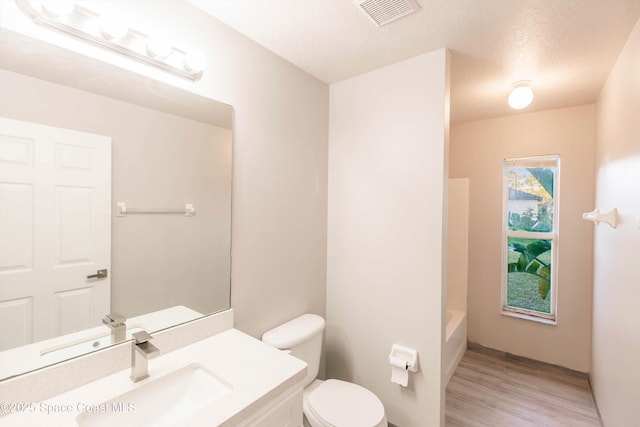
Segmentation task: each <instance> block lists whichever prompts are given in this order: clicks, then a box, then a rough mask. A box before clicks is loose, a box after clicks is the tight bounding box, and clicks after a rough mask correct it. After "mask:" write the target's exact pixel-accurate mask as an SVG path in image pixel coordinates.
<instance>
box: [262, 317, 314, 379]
mask: <svg viewBox="0 0 640 427" xmlns="http://www.w3.org/2000/svg"><path fill="white" fill-rule="evenodd" d="M323 330H324V319H323V318H322V317H320V316H318V315H317V314H303V315H302V316H300V317H296V318H295V319H293V320H289V321H288V322H286V323H283V324H282V325H280V326H277V327H275V328H273V329H271V330H268V331H267V332H265V333H264V334H263V335H262V341H263V342H265V343H267V344H269V345H271V346H273V347H275V348H279V349H280V350H291V355H292V356H295V357H297V358H298V359H300V360H302V361H304V362H306V363H307V376H306V378H305V383H304V385H305V387H306V386H307V385H309V384H311V383H312V382H313V380H314V379H315V378H316V377H317V376H318V370H319V369H320V354H321V353H322V331H323Z"/></svg>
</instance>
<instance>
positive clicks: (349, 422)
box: [305, 380, 386, 427]
mask: <svg viewBox="0 0 640 427" xmlns="http://www.w3.org/2000/svg"><path fill="white" fill-rule="evenodd" d="M305 400H306V402H305V403H306V405H305V412H310V413H308V414H307V415H308V417H307V418H309V420H310V421H312V420H313V421H314V422H320V423H321V424H322V426H326V427H329V426H331V427H378V426H380V425H383V424H384V425H386V417H385V414H384V406H383V405H382V402H380V399H378V398H377V397H376V395H375V394H373V393H372V392H371V391H369V390H367V389H366V388H364V387H362V386H359V385H357V384H353V383H349V382H346V381H340V380H327V381H325V382H324V383H322V384H321V385H319V386H318V387H317V388H315V389H314V390H313V392H312V393H310V394H309V395H308V396H307V397H306V399H305ZM383 421H385V423H383ZM312 425H313V424H312ZM314 427H315V426H314Z"/></svg>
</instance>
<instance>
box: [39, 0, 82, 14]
mask: <svg viewBox="0 0 640 427" xmlns="http://www.w3.org/2000/svg"><path fill="white" fill-rule="evenodd" d="M74 8H75V4H74V2H72V1H63V0H60V1H43V2H42V11H43V12H44V13H45V15H47V16H48V17H50V18H62V17H63V16H67V15H71V13H72V12H73V10H74Z"/></svg>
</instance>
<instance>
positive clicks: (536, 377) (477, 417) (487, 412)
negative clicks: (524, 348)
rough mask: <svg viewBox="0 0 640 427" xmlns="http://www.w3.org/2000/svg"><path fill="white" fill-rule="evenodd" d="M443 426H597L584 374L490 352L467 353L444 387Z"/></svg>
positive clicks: (594, 410) (472, 351)
mask: <svg viewBox="0 0 640 427" xmlns="http://www.w3.org/2000/svg"><path fill="white" fill-rule="evenodd" d="M487 350H488V349H487ZM445 425H446V427H458V426H464V427H475V426H478V427H480V426H494V427H502V426H504V427H521V426H522V427H540V426H553V427H574V426H575V427H582V426H596V427H598V426H600V423H599V421H598V415H597V413H596V409H595V407H594V404H593V400H592V397H591V390H590V386H589V383H588V380H587V378H586V376H585V375H584V374H580V373H574V372H571V371H569V370H566V369H563V368H558V367H554V366H552V365H547V364H544V363H540V362H535V361H531V360H528V359H523V358H519V357H517V356H512V355H505V354H504V353H500V352H497V351H493V350H489V351H484V350H483V351H477V350H467V352H466V354H465V356H464V357H463V359H462V361H461V362H460V365H458V368H457V369H456V371H455V373H454V374H453V377H452V378H451V381H450V382H449V385H448V386H447V394H446V421H445Z"/></svg>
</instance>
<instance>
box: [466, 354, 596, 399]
mask: <svg viewBox="0 0 640 427" xmlns="http://www.w3.org/2000/svg"><path fill="white" fill-rule="evenodd" d="M467 349H468V350H471V351H475V352H478V353H482V354H486V355H489V356H495V357H501V358H503V359H508V360H511V361H516V362H522V363H526V364H528V365H532V366H539V367H544V368H548V369H552V370H557V371H559V372H562V373H565V374H568V375H571V376H574V377H576V378H581V379H585V380H587V381H589V374H588V373H587V372H582V371H576V370H574V369H570V368H566V367H564V366H559V365H554V364H553V363H547V362H541V361H540V360H535V359H530V358H528V357H524V356H518V355H516V354H513V353H508V352H506V351H501V350H496V349H493V348H490V347H485V346H483V345H481V344H478V343H474V342H472V341H467ZM592 393H593V389H592Z"/></svg>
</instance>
